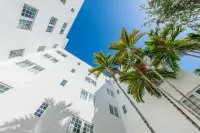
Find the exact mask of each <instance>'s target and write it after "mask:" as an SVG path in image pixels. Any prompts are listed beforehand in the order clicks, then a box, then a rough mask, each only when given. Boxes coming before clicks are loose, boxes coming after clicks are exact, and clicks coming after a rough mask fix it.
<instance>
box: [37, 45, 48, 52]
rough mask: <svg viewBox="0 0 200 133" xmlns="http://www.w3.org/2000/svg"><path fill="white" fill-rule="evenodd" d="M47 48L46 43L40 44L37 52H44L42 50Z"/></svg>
mask: <svg viewBox="0 0 200 133" xmlns="http://www.w3.org/2000/svg"><path fill="white" fill-rule="evenodd" d="M45 48H46V46H45V45H43V46H39V47H38V50H37V52H42V51H44V50H45Z"/></svg>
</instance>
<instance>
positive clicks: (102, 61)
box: [89, 51, 155, 133]
mask: <svg viewBox="0 0 200 133" xmlns="http://www.w3.org/2000/svg"><path fill="white" fill-rule="evenodd" d="M114 62H116V56H111V55H110V54H108V55H105V54H104V53H103V52H102V51H100V52H99V53H97V54H94V63H95V64H96V65H97V66H95V67H93V68H92V69H91V70H90V73H89V75H90V74H92V73H95V75H96V78H98V77H99V76H100V74H103V73H109V75H110V76H111V77H112V78H113V79H114V81H115V82H116V84H117V85H118V87H119V88H120V90H121V91H122V92H123V94H124V95H125V96H126V98H127V99H128V100H129V102H130V103H131V105H132V106H133V107H134V109H135V110H136V111H137V112H138V114H139V116H140V117H141V118H142V120H143V121H144V122H145V124H146V125H147V127H148V128H149V130H150V131H151V132H152V133H155V131H154V130H153V128H152V127H151V126H150V125H149V123H148V122H147V120H146V119H145V118H144V116H143V115H142V113H141V112H140V111H139V109H138V108H137V106H136V105H135V104H134V103H133V102H132V100H131V99H130V97H129V96H128V95H127V94H126V92H125V91H124V90H123V88H122V87H121V86H120V84H119V83H118V81H117V78H116V74H119V75H120V74H121V71H120V70H119V69H118V68H119V66H118V65H116V64H115V63H114Z"/></svg>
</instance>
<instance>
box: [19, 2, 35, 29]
mask: <svg viewBox="0 0 200 133" xmlns="http://www.w3.org/2000/svg"><path fill="white" fill-rule="evenodd" d="M28 9H30V10H28ZM32 11H33V12H32ZM38 11H39V10H38V9H37V8H35V7H33V6H31V5H29V4H26V3H24V5H23V7H22V10H21V15H20V19H19V21H18V25H17V28H18V29H21V30H29V31H31V30H32V28H33V25H34V22H35V19H36V16H37V14H38ZM27 12H31V13H33V14H34V15H33V14H31V13H27ZM23 14H24V15H23ZM26 15H27V16H26ZM31 15H33V18H29V17H28V16H31ZM25 21H26V22H31V24H30V23H29V24H30V27H29V28H25V26H26V27H27V24H26V23H24V22H25Z"/></svg>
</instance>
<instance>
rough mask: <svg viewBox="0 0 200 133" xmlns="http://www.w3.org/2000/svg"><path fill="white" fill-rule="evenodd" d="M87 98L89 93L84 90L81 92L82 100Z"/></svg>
mask: <svg viewBox="0 0 200 133" xmlns="http://www.w3.org/2000/svg"><path fill="white" fill-rule="evenodd" d="M87 96H88V92H87V91H85V90H82V91H81V96H80V97H81V98H82V99H84V100H87Z"/></svg>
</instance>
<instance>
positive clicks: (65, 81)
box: [60, 79, 68, 86]
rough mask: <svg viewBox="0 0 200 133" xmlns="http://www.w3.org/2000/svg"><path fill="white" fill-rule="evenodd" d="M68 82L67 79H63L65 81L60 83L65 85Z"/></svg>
mask: <svg viewBox="0 0 200 133" xmlns="http://www.w3.org/2000/svg"><path fill="white" fill-rule="evenodd" d="M67 82H68V81H67V80H65V79H63V81H62V82H61V83H60V85H61V86H65V85H66V83H67Z"/></svg>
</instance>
